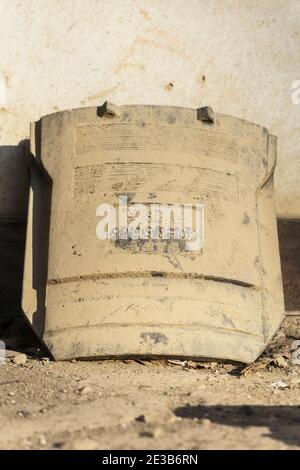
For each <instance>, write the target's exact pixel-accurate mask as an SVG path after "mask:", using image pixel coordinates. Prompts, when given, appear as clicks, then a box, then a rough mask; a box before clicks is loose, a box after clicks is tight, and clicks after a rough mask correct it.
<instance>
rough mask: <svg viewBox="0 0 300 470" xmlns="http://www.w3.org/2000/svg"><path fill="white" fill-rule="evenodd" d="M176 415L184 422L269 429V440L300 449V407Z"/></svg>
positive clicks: (182, 410)
mask: <svg viewBox="0 0 300 470" xmlns="http://www.w3.org/2000/svg"><path fill="white" fill-rule="evenodd" d="M174 414H175V415H176V416H178V417H180V418H183V419H198V420H202V419H209V420H210V421H211V422H212V423H217V424H222V425H226V426H238V427H241V428H248V427H250V426H255V427H257V426H262V427H267V428H269V433H268V434H266V436H267V437H271V438H272V439H276V440H278V441H282V442H284V443H286V444H288V445H293V446H300V406H205V405H199V406H191V405H186V406H181V407H178V408H176V409H175V410H174Z"/></svg>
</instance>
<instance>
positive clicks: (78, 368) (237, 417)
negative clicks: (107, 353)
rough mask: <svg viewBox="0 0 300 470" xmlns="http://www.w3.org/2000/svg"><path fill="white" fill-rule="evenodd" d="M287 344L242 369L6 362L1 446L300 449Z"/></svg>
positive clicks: (297, 387)
mask: <svg viewBox="0 0 300 470" xmlns="http://www.w3.org/2000/svg"><path fill="white" fill-rule="evenodd" d="M284 348H285V349H282V347H281V349H282V351H283V353H282V354H283V355H281V352H280V351H279V353H278V350H277V352H276V354H275V355H274V354H273V353H269V355H268V357H267V359H266V358H263V359H261V360H260V361H259V363H258V365H257V367H256V368H253V369H252V370H250V371H248V373H246V374H245V375H242V374H241V370H242V367H241V366H240V365H231V364H216V363H194V362H188V363H186V362H185V361H174V362H170V361H166V360H163V361H162V360H161V361H133V360H129V361H122V360H118V361H111V360H109V361H95V362H88V361H73V362H52V361H49V360H47V359H46V358H45V359H43V358H41V357H36V358H34V357H31V358H29V357H28V358H27V360H26V362H25V363H24V364H16V363H15V362H13V360H12V359H11V358H10V359H8V360H6V361H5V363H3V364H2V365H1V366H0V423H1V428H2V431H4V432H2V433H1V434H0V448H1V449H300V393H299V391H300V366H297V365H296V366H295V365H292V366H291V363H290V362H289V360H288V359H287V357H288V356H285V353H284V350H285V351H288V348H289V345H287V344H285V346H284ZM274 351H275V349H274ZM272 354H273V356H272ZM270 357H273V360H271V362H270ZM274 357H275V358H278V357H279V360H278V359H277V360H276V359H275V362H274ZM284 357H286V359H284ZM264 361H266V362H267V363H268V365H267V366H266V367H265V362H264ZM272 361H273V362H272ZM16 362H17V361H16ZM20 362H22V361H20Z"/></svg>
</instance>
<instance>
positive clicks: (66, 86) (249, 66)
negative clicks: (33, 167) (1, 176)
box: [0, 0, 300, 216]
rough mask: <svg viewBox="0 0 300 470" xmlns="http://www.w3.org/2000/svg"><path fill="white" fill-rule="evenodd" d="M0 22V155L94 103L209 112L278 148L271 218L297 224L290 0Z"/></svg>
mask: <svg viewBox="0 0 300 470" xmlns="http://www.w3.org/2000/svg"><path fill="white" fill-rule="evenodd" d="M0 18H1V28H0V58H1V59H0V108H1V109H0V145H14V144H16V143H18V141H19V140H21V139H23V138H25V137H26V136H28V133H29V121H33V120H36V119H38V118H39V117H40V116H41V115H44V114H48V113H51V112H54V111H57V110H62V109H66V108H72V107H81V106H90V105H97V104H100V103H102V102H103V101H104V100H110V101H113V102H115V103H116V104H144V103H147V104H165V105H177V106H187V107H195V108H196V107H199V106H200V105H206V104H209V105H211V106H212V107H213V108H214V109H215V110H216V111H219V112H222V113H228V114H233V115H236V116H238V117H241V118H244V119H248V120H250V121H254V122H256V123H258V124H261V125H264V126H266V127H268V129H269V130H270V132H272V133H274V134H276V135H277V136H278V139H279V142H278V144H279V146H278V148H279V161H278V169H277V174H276V192H277V210H278V213H279V214H280V215H289V216H300V104H298V105H296V104H293V103H292V88H291V87H292V83H293V82H295V80H297V79H298V80H300V61H299V58H300V1H299V0H235V1H234V0H210V1H207V0H98V1H97V0H0ZM170 84H172V85H170Z"/></svg>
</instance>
